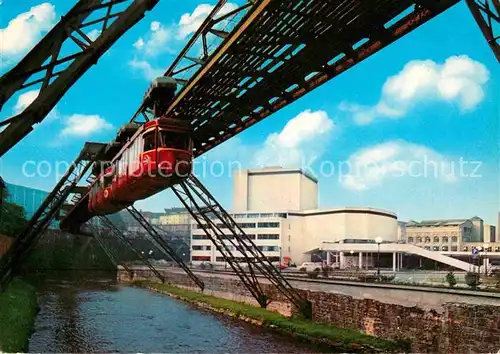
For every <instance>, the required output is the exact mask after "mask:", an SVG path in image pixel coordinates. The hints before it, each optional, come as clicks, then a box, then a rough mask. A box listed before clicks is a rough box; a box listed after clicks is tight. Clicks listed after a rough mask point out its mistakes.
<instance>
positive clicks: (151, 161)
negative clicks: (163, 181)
mask: <svg viewBox="0 0 500 354" xmlns="http://www.w3.org/2000/svg"><path fill="white" fill-rule="evenodd" d="M157 132H158V129H157V128H156V129H154V130H149V131H146V132H145V133H144V134H143V135H142V139H140V140H139V139H138V142H141V150H142V153H141V154H140V159H141V167H142V171H143V176H145V177H146V176H149V177H155V174H156V161H157V157H158V156H157V149H156V148H157V135H158V134H157Z"/></svg>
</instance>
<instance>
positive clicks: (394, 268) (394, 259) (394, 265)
mask: <svg viewBox="0 0 500 354" xmlns="http://www.w3.org/2000/svg"><path fill="white" fill-rule="evenodd" d="M397 257H398V254H397V253H396V252H393V253H392V271H393V272H395V271H396V268H397V267H396V260H397Z"/></svg>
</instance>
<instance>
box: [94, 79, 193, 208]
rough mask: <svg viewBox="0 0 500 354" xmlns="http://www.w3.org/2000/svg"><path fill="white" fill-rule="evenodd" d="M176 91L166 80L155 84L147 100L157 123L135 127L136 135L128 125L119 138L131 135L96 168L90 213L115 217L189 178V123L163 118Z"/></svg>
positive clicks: (190, 161)
mask: <svg viewBox="0 0 500 354" xmlns="http://www.w3.org/2000/svg"><path fill="white" fill-rule="evenodd" d="M174 87H175V83H174V82H172V81H169V80H168V79H165V80H164V81H158V79H157V80H155V81H154V84H153V85H152V89H150V91H148V93H147V95H146V96H147V100H152V101H153V102H154V103H155V104H154V105H153V107H154V109H155V117H158V116H159V118H155V119H153V120H150V121H148V122H146V123H145V124H143V125H140V126H135V128H134V127H132V133H130V130H131V129H130V127H129V126H125V127H124V128H123V129H122V130H121V131H120V132H119V134H118V136H120V134H121V133H123V130H124V129H125V130H126V127H129V129H128V134H129V136H128V137H127V140H126V142H125V143H124V144H120V146H121V148H120V150H119V152H118V153H117V154H116V155H115V157H114V158H113V159H112V160H111V161H110V162H107V163H105V164H104V165H102V166H101V165H100V164H99V165H95V166H94V168H95V169H94V171H95V172H94V173H95V174H96V175H97V178H96V180H95V181H94V182H93V183H92V184H91V185H90V186H89V189H90V190H89V199H88V209H89V211H90V213H92V214H97V215H106V214H112V213H115V212H117V211H120V210H122V209H124V208H126V207H128V206H130V205H132V204H133V203H134V202H135V201H137V200H141V199H145V198H148V197H150V196H152V195H154V194H156V193H158V192H161V191H163V190H165V189H167V188H169V187H171V186H172V185H174V184H177V183H179V182H180V181H182V179H185V178H187V177H188V176H189V174H190V173H191V171H192V160H193V141H192V139H191V133H192V127H191V124H190V123H189V122H187V121H184V120H180V119H174V118H166V117H165V116H164V115H163V113H164V111H165V104H164V102H165V99H166V98H170V97H172V95H173V93H174V92H175V89H174V90H173V88H174ZM125 133H126V132H125ZM122 135H123V134H122Z"/></svg>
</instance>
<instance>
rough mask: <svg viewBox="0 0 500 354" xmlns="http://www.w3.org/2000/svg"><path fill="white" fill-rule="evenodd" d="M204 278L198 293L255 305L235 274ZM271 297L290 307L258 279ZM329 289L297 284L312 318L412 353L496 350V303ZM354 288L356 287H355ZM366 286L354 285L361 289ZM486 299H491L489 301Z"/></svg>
mask: <svg viewBox="0 0 500 354" xmlns="http://www.w3.org/2000/svg"><path fill="white" fill-rule="evenodd" d="M161 272H162V273H163V274H164V276H165V278H166V281H167V282H168V283H170V284H172V285H175V286H176V287H179V288H182V289H186V290H189V291H194V292H198V291H199V289H198V288H197V287H196V285H195V284H194V283H193V282H192V281H191V280H190V279H189V278H188V277H187V276H186V275H185V274H182V273H181V272H179V270H178V269H172V268H165V269H162V270H161ZM197 275H198V276H199V277H200V279H201V280H202V281H204V283H205V290H204V294H206V295H212V296H215V297H218V298H222V299H227V300H232V301H236V302H240V303H246V304H248V305H253V306H256V305H257V304H256V301H255V300H254V299H253V297H252V296H251V294H250V293H249V292H248V291H247V289H246V288H245V287H244V285H243V284H242V283H241V282H240V281H239V279H237V278H235V277H230V276H225V275H224V276H223V275H217V274H213V273H198V274H197ZM118 279H119V280H120V281H122V282H130V281H140V280H147V281H157V279H156V278H155V276H154V274H153V273H152V272H150V271H149V270H145V269H135V272H134V277H133V279H130V278H129V275H128V273H127V272H125V271H123V270H121V269H119V271H118ZM261 285H262V288H263V290H264V292H265V293H266V295H267V296H268V297H269V298H271V299H272V302H271V304H270V306H269V309H270V310H272V311H276V312H279V313H281V314H282V315H285V316H290V315H292V313H293V312H294V311H295V309H294V308H293V307H292V305H291V304H290V303H289V302H288V301H287V299H286V298H284V296H283V295H282V294H281V293H280V292H279V291H277V289H276V288H275V287H273V286H272V285H271V284H268V283H265V282H262V283H261ZM334 287H335V285H332V289H331V290H324V291H316V290H304V289H299V291H300V292H301V293H302V295H303V296H304V297H306V298H307V299H308V300H309V301H311V303H312V310H313V322H316V323H320V324H326V325H330V326H334V327H337V328H350V329H354V330H358V331H360V332H363V333H365V334H368V335H372V336H376V337H379V338H384V339H389V340H406V341H410V342H411V351H412V352H434V353H436V352H439V353H446V352H448V353H451V352H455V353H465V352H467V353H469V352H483V353H484V352H497V351H498V350H499V348H500V306H498V305H497V304H495V305H490V304H487V303H486V304H485V303H482V304H474V303H460V302H456V301H454V302H449V303H447V302H445V303H441V304H440V306H439V310H436V309H435V308H422V307H418V306H415V305H408V306H405V305H404V304H401V303H397V304H394V303H390V302H384V301H382V300H380V301H379V300H374V299H370V298H366V297H363V296H348V295H345V294H339V293H335V288H334ZM358 289H359V288H358ZM365 291H366V290H363V289H359V292H360V294H359V295H362V294H361V292H365ZM492 302H494V301H493V300H492Z"/></svg>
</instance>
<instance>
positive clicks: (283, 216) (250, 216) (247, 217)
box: [231, 213, 287, 219]
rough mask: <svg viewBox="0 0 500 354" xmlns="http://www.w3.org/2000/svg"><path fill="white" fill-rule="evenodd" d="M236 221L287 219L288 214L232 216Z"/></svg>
mask: <svg viewBox="0 0 500 354" xmlns="http://www.w3.org/2000/svg"><path fill="white" fill-rule="evenodd" d="M231 216H232V217H233V218H235V219H258V218H286V217H287V215H286V213H252V214H231Z"/></svg>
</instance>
